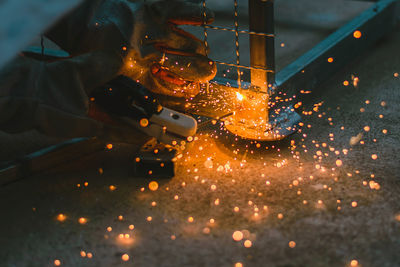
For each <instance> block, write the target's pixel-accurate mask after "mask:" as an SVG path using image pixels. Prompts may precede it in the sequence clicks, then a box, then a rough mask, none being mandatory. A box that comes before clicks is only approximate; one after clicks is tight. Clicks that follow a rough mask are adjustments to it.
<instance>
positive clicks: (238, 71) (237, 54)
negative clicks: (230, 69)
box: [234, 0, 241, 88]
mask: <svg viewBox="0 0 400 267" xmlns="http://www.w3.org/2000/svg"><path fill="white" fill-rule="evenodd" d="M234 2H235V19H234V22H235V47H236V65H238V66H239V65H240V54H239V18H238V0H234ZM237 74H238V87H239V88H240V87H241V82H240V80H241V75H240V68H239V67H238V68H237Z"/></svg>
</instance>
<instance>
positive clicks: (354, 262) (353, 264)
mask: <svg viewBox="0 0 400 267" xmlns="http://www.w3.org/2000/svg"><path fill="white" fill-rule="evenodd" d="M350 266H351V267H357V266H358V261H357V260H352V261H351V262H350Z"/></svg>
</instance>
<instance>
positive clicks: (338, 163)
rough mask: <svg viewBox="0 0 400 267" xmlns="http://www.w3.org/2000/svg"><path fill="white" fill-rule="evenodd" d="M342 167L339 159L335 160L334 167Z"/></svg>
mask: <svg viewBox="0 0 400 267" xmlns="http://www.w3.org/2000/svg"><path fill="white" fill-rule="evenodd" d="M342 165H343V162H342V161H341V160H340V159H337V160H336V166H338V167H340V166H342Z"/></svg>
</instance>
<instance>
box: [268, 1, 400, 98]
mask: <svg viewBox="0 0 400 267" xmlns="http://www.w3.org/2000/svg"><path fill="white" fill-rule="evenodd" d="M397 5H398V1H397V0H381V1H379V2H377V3H376V4H374V5H373V6H371V7H370V8H369V9H367V10H366V11H364V12H363V13H361V14H360V15H359V16H357V17H356V18H354V19H353V20H351V21H350V22H349V23H347V24H346V25H345V26H343V27H341V28H339V29H338V30H337V31H336V32H334V33H332V34H331V35H330V36H328V37H327V38H326V39H325V40H323V41H322V42H320V43H319V44H317V45H316V46H315V47H314V48H312V49H311V50H309V51H308V52H307V53H305V54H304V55H302V56H301V57H299V58H298V59H297V60H295V61H294V62H292V63H291V64H289V65H288V66H287V67H285V68H284V69H282V70H281V71H280V72H278V73H277V75H276V85H277V87H278V88H279V91H282V92H286V93H287V94H288V95H290V96H291V95H295V94H296V95H297V94H299V93H300V92H301V91H302V90H304V91H312V90H314V89H317V88H318V86H319V85H321V84H322V83H323V82H325V81H327V80H328V79H329V78H330V77H332V75H334V74H335V73H336V72H338V71H340V70H341V69H342V68H343V67H344V66H345V65H346V64H347V63H349V62H350V61H352V60H354V59H355V58H356V57H357V56H360V55H361V54H362V53H364V52H366V51H367V50H368V49H369V48H370V47H371V46H372V45H373V44H374V43H375V42H376V41H378V40H379V39H380V38H382V37H383V36H384V35H386V34H388V33H389V32H391V31H392V30H393V28H394V26H395V25H396V18H397V17H396V7H397Z"/></svg>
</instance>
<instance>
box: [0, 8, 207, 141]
mask: <svg viewBox="0 0 400 267" xmlns="http://www.w3.org/2000/svg"><path fill="white" fill-rule="evenodd" d="M201 11H202V10H201V8H200V7H197V6H194V5H193V4H189V3H184V2H182V1H177V0H171V1H160V2H150V1H149V2H142V1H128V0H87V1H85V2H84V4H83V5H82V6H81V7H80V8H78V9H77V10H75V11H73V12H71V14H69V15H68V16H66V17H65V18H64V19H63V20H61V21H60V22H58V23H57V24H56V25H54V26H53V27H52V28H51V29H49V31H47V32H46V34H45V35H46V36H47V37H48V38H49V39H51V40H53V41H54V42H55V43H56V44H58V45H59V46H60V47H61V48H62V49H64V50H65V51H67V52H68V53H69V54H70V55H71V57H70V58H66V59H62V60H57V61H48V62H43V61H38V60H35V59H32V58H28V57H24V56H21V55H20V56H18V57H17V58H16V59H15V60H14V61H13V62H11V63H10V64H9V65H8V66H7V67H5V68H4V69H2V70H1V71H0V129H2V130H4V131H7V132H12V133H15V132H22V131H26V130H30V129H37V130H38V131H40V132H42V133H44V134H46V135H53V136H59V137H67V138H70V137H85V136H87V137H89V136H98V137H100V138H103V139H105V140H107V141H113V142H125V143H134V144H139V143H143V142H145V141H146V140H147V139H148V137H147V136H145V135H144V134H142V133H139V132H138V131H137V130H136V129H135V128H132V127H131V126H128V125H124V124H122V123H120V122H119V120H118V118H117V116H116V114H109V113H108V112H107V111H106V110H105V108H104V106H103V107H100V108H99V107H98V106H97V105H96V103H95V102H91V101H89V97H88V96H90V95H91V94H92V93H93V91H94V90H95V89H96V88H98V87H99V86H101V85H104V84H105V83H107V82H109V81H112V80H113V79H114V78H115V77H117V76H118V75H120V74H125V75H128V76H129V77H130V78H132V79H133V80H135V81H137V82H140V83H141V84H143V85H144V86H145V87H147V88H148V89H150V90H151V91H153V92H155V93H161V94H167V95H174V96H179V97H181V96H192V95H194V94H196V93H197V92H198V86H197V84H198V83H199V82H203V81H206V80H208V79H211V78H212V77H214V75H215V64H214V63H213V62H211V61H210V60H209V59H208V58H207V57H206V56H205V49H204V47H203V46H202V43H201V42H200V41H199V40H197V39H195V38H194V37H193V36H191V35H189V34H187V33H185V32H182V31H180V30H179V29H177V28H176V25H180V24H201V23H202V21H203V20H202V16H201V14H202V13H201ZM206 17H207V18H209V19H208V21H210V20H211V18H212V15H211V12H210V11H209V10H206Z"/></svg>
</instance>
